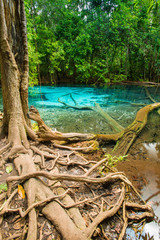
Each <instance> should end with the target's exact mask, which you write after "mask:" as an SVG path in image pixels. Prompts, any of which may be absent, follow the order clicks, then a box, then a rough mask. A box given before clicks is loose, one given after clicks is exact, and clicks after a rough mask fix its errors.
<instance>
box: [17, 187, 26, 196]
mask: <svg viewBox="0 0 160 240" xmlns="http://www.w3.org/2000/svg"><path fill="white" fill-rule="evenodd" d="M18 194H19V196H20V197H21V198H22V199H24V198H25V190H24V188H23V187H22V185H18Z"/></svg>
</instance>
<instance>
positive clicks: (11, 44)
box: [0, 1, 34, 150]
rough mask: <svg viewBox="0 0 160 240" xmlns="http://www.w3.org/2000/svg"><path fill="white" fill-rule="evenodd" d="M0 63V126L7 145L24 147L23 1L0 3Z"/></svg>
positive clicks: (26, 128) (25, 70)
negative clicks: (0, 95)
mask: <svg viewBox="0 0 160 240" xmlns="http://www.w3.org/2000/svg"><path fill="white" fill-rule="evenodd" d="M0 64H1V84H2V92H3V112H4V117H3V126H2V131H3V132H4V133H8V140H9V144H10V145H12V147H13V148H14V150H16V148H17V147H18V148H22V145H23V146H24V147H25V148H28V147H29V145H28V141H27V136H26V131H27V133H30V134H31V135H32V134H33V135H32V137H34V133H33V132H32V131H31V129H30V128H29V127H30V122H29V119H28V118H27V113H28V68H29V67H28V48H27V35H26V19H25V11H24V2H23V1H9V2H8V1H0Z"/></svg>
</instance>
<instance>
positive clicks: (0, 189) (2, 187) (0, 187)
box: [0, 183, 7, 193]
mask: <svg viewBox="0 0 160 240" xmlns="http://www.w3.org/2000/svg"><path fill="white" fill-rule="evenodd" d="M3 191H4V192H6V191H7V184H6V183H2V184H0V193H1V192H3Z"/></svg>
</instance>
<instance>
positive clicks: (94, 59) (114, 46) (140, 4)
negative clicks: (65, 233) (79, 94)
mask: <svg viewBox="0 0 160 240" xmlns="http://www.w3.org/2000/svg"><path fill="white" fill-rule="evenodd" d="M25 6H26V15H27V31H28V43H29V60H30V61H29V62H30V84H38V83H40V82H42V83H43V84H56V83H64V82H71V83H77V84H81V83H82V84H86V83H88V84H89V83H92V84H104V83H109V82H122V81H138V82H139V81H150V82H159V79H160V24H159V23H160V1H159V0H125V1H122V0H111V1H104V0H57V1H52V0H25Z"/></svg>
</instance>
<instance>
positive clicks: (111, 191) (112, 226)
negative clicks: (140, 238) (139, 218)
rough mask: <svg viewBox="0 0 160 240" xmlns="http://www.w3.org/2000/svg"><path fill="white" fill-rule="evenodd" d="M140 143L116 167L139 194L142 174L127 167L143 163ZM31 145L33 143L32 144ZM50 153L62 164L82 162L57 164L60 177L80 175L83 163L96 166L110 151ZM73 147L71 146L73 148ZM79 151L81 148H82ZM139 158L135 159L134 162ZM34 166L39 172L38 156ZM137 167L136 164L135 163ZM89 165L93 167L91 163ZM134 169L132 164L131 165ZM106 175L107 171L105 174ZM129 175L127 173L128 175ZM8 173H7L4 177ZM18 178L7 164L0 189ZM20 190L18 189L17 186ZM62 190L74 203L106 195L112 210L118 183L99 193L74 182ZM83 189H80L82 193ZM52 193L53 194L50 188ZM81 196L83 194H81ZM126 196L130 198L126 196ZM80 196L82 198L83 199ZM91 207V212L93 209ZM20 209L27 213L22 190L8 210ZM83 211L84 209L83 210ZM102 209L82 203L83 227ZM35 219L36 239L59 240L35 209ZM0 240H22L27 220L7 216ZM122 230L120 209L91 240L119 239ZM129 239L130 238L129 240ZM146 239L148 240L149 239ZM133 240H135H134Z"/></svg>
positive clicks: (0, 176)
mask: <svg viewBox="0 0 160 240" xmlns="http://www.w3.org/2000/svg"><path fill="white" fill-rule="evenodd" d="M5 141H6V140H5V139H4V140H3V141H1V143H0V145H1V147H2V146H3V145H4V144H5ZM140 141H141V139H140V138H139V139H137V141H136V142H135V144H134V145H133V147H132V150H131V151H130V154H129V155H128V157H127V162H121V163H119V164H118V166H117V167H118V170H120V171H121V170H125V172H126V173H128V174H127V175H128V176H127V177H129V179H130V180H131V181H132V183H134V185H135V187H136V188H137V189H138V191H140V190H141V188H142V186H143V185H145V184H146V180H145V177H143V173H142V174H141V175H139V173H138V172H137V171H136V166H134V167H135V171H134V170H133V169H134V168H133V167H132V170H133V171H132V170H131V169H129V167H128V163H131V162H132V163H133V161H140V160H145V159H146V154H147V153H146V151H145V149H144V148H143V149H142V148H140ZM31 144H33V143H31ZM45 146H46V145H45ZM45 146H44V145H43V144H38V146H37V147H38V148H39V149H42V148H44V147H45ZM48 147H50V148H51V149H53V150H54V152H57V153H58V154H59V159H61V160H62V161H64V162H65V161H68V160H67V159H69V161H72V162H76V161H78V162H81V163H82V166H81V167H76V166H75V164H73V165H72V164H69V165H68V166H66V165H65V164H64V165H63V163H62V164H61V163H60V164H59V172H60V173H67V174H78V175H79V174H82V173H83V172H84V171H85V169H87V168H88V166H87V165H86V166H83V164H84V163H85V162H86V161H89V162H92V161H94V162H98V161H99V160H100V159H102V158H103V157H104V154H105V153H106V152H107V153H109V152H110V151H111V149H112V146H110V147H107V148H101V149H99V150H97V151H95V152H91V153H83V154H82V153H78V152H74V151H71V150H62V149H58V148H55V147H53V146H51V144H50V145H49V146H48ZM72 147H74V145H72ZM81 147H82V146H81ZM137 156H138V159H137ZM33 158H34V163H35V164H36V165H37V169H38V168H39V163H40V158H39V157H38V155H36V154H35V155H33ZM135 163H136V162H135ZM91 165H92V163H91ZM133 165H134V164H133ZM47 168H48V170H47V171H53V170H51V169H53V163H52V160H49V161H47ZM105 171H106V168H103V169H102V168H98V169H97V170H96V172H94V173H93V175H92V176H93V177H99V175H103V172H105ZM107 171H108V170H107ZM110 171H111V172H112V171H117V169H116V168H115V166H114V167H113V168H111V169H110ZM127 171H128V172H127ZM7 172H8V173H7ZM14 175H17V172H16V170H15V169H14V165H13V164H12V163H11V162H6V163H5V165H3V166H0V186H2V185H4V186H5V183H6V179H7V178H8V176H14ZM43 181H46V183H48V184H50V185H51V184H52V183H51V181H50V180H46V179H45V178H44V179H43ZM20 186H21V185H20ZM63 187H64V188H68V187H69V188H70V189H72V190H71V195H72V198H73V199H74V200H75V199H76V201H81V200H82V199H86V198H96V196H97V195H101V194H102V195H103V194H104V192H105V195H106V196H107V200H106V198H104V204H105V201H106V202H107V204H108V205H109V206H113V205H114V204H115V203H116V202H117V199H118V197H119V193H120V183H119V182H117V181H116V182H115V183H111V184H103V185H101V186H100V187H99V188H98V189H97V188H95V189H91V188H90V184H82V183H78V184H77V183H76V184H75V183H74V182H68V181H64V182H63ZM14 188H17V185H15V186H14ZM82 188H83V189H82ZM5 190H6V189H3V190H1V194H0V197H1V198H2V195H3V194H5ZM53 191H55V189H54V187H53ZM82 192H83V194H82ZM128 194H131V193H130V192H128ZM82 195H83V196H82ZM131 198H132V201H135V202H140V199H138V198H137V197H135V196H134V195H132V196H131ZM2 203H3V199H2V200H1V202H0V205H1V204H2ZM92 205H94V208H93V206H92ZM19 207H22V208H23V209H27V201H26V197H25V193H24V192H23V188H22V189H19V191H18V192H17V193H16V194H15V196H14V198H13V199H12V201H11V204H10V208H19ZM82 207H83V208H82ZM100 207H101V202H100V201H93V202H85V203H83V204H82V205H81V206H80V212H81V214H82V216H83V218H84V219H85V222H86V225H88V224H89V222H90V220H91V219H92V218H94V216H96V214H97V213H96V208H97V209H99V208H100ZM37 216H38V218H37V219H38V237H37V239H39V240H53V239H54V240H60V239H61V236H60V235H59V233H58V232H57V231H56V229H55V228H54V226H53V225H52V224H51V223H50V222H49V221H48V220H47V219H46V218H45V217H44V216H43V215H42V214H41V212H40V209H37ZM0 226H1V227H0V228H1V231H0V240H1V239H5V240H9V239H17V240H20V239H25V236H26V232H27V226H28V219H27V217H24V218H21V217H20V215H19V214H18V213H6V214H5V216H1V217H0ZM122 227H123V221H122V209H121V210H120V211H119V212H118V213H117V214H116V215H114V216H113V217H111V218H109V219H107V221H104V222H103V223H102V224H101V225H100V226H99V227H98V228H97V230H96V232H95V233H94V236H93V238H92V239H118V236H119V234H120V232H121V229H122ZM130 239H131V238H130ZM148 239H149V238H148ZM133 240H134V239H133Z"/></svg>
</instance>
